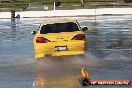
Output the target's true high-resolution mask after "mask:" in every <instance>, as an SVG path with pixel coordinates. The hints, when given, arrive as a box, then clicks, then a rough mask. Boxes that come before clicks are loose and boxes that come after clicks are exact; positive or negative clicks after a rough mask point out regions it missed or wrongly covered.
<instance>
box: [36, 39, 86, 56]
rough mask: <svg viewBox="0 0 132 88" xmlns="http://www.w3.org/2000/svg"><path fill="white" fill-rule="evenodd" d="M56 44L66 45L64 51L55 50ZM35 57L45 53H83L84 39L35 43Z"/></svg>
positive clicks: (55, 54)
mask: <svg viewBox="0 0 132 88" xmlns="http://www.w3.org/2000/svg"><path fill="white" fill-rule="evenodd" d="M56 46H67V50H65V51H56V50H55V47H56ZM34 47H35V58H41V57H44V56H45V55H46V54H50V55H52V56H64V55H78V54H85V41H73V42H59V43H58V42H56V43H53V42H52V43H50V42H49V43H42V44H35V46H34Z"/></svg>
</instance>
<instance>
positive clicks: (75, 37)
mask: <svg viewBox="0 0 132 88" xmlns="http://www.w3.org/2000/svg"><path fill="white" fill-rule="evenodd" d="M85 39H86V36H85V34H78V35H76V36H74V37H73V38H72V40H85Z"/></svg>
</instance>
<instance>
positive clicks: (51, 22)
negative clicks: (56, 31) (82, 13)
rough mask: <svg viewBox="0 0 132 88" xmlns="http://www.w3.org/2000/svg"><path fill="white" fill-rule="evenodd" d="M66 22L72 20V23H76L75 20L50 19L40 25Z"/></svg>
mask: <svg viewBox="0 0 132 88" xmlns="http://www.w3.org/2000/svg"><path fill="white" fill-rule="evenodd" d="M67 22H74V23H76V22H77V21H75V20H60V21H50V22H43V23H42V25H46V24H54V23H67Z"/></svg>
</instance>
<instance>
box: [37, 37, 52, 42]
mask: <svg viewBox="0 0 132 88" xmlns="http://www.w3.org/2000/svg"><path fill="white" fill-rule="evenodd" d="M46 42H50V41H49V40H48V39H46V38H44V37H37V38H36V43H46Z"/></svg>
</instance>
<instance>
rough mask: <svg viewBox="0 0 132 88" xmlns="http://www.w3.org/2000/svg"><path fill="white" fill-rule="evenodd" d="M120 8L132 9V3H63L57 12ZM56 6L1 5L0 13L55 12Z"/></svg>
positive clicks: (34, 4)
mask: <svg viewBox="0 0 132 88" xmlns="http://www.w3.org/2000/svg"><path fill="white" fill-rule="evenodd" d="M119 7H123V8H124V7H132V3H124V2H113V1H109V2H101V1H100V2H95V1H94V2H91V1H89V2H84V6H83V7H82V5H81V3H80V2H72V3H69V2H61V5H60V6H59V7H56V9H57V10H65V9H94V8H119ZM53 9H54V4H53V3H48V4H42V3H8V4H6V3H4V4H3V3H1V4H0V12H6V11H11V10H15V11H44V10H53Z"/></svg>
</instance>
